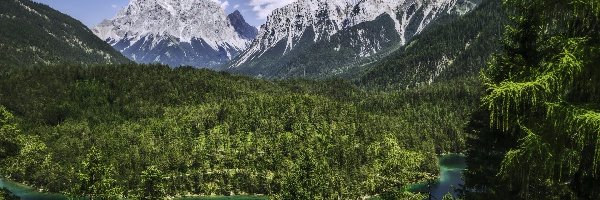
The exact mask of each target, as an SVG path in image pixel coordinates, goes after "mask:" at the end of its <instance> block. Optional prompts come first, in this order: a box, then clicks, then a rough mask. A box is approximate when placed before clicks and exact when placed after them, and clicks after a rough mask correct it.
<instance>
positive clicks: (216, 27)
mask: <svg viewBox="0 0 600 200" xmlns="http://www.w3.org/2000/svg"><path fill="white" fill-rule="evenodd" d="M233 18H235V19H233ZM232 22H235V24H232ZM234 25H241V26H242V27H241V28H240V27H236V26H234ZM245 25H247V24H246V23H245V21H244V20H243V18H241V17H237V16H235V15H233V16H232V17H228V16H227V15H226V14H225V12H224V10H223V9H222V8H221V7H220V6H219V5H218V4H217V3H215V2H214V1H211V0H131V2H130V3H129V5H128V6H127V7H126V8H124V9H123V10H121V11H120V12H119V13H118V14H117V16H116V17H114V18H113V19H110V20H105V21H103V22H102V23H101V24H99V25H98V26H96V27H95V28H94V29H93V30H94V33H95V34H96V35H98V36H99V37H100V38H102V39H103V40H105V41H106V42H108V43H109V44H110V45H112V46H113V47H114V48H115V49H117V50H119V51H120V52H121V53H123V55H125V56H127V57H128V58H130V59H132V60H134V61H136V62H139V63H162V64H168V65H170V66H173V67H177V66H181V65H189V66H195V67H209V68H210V67H215V66H218V65H221V64H223V63H225V62H228V61H229V60H231V59H232V58H234V57H236V56H237V55H238V54H239V53H241V52H242V51H243V50H245V49H246V47H247V46H248V45H249V44H250V42H251V41H252V39H253V38H252V37H251V36H252V34H251V32H250V31H248V29H249V28H248V27H246V26H245ZM237 30H240V32H238V31H237Z"/></svg>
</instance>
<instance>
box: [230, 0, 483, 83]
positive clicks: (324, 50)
mask: <svg viewBox="0 0 600 200" xmlns="http://www.w3.org/2000/svg"><path fill="white" fill-rule="evenodd" d="M477 2H478V0H298V1H296V2H295V3H292V4H290V5H287V6H285V7H283V8H280V9H277V10H275V11H274V12H273V13H272V14H271V15H270V16H269V17H268V19H267V22H266V23H265V24H264V25H263V26H261V28H260V30H259V34H258V36H257V39H256V40H255V41H254V42H253V43H252V45H250V47H249V48H248V49H247V50H246V51H244V52H243V53H242V54H241V55H240V56H239V57H238V58H236V59H235V60H233V61H231V62H230V63H228V64H227V65H225V68H226V69H225V70H228V71H232V72H238V73H243V74H248V75H253V76H259V77H269V78H286V77H294V76H305V77H317V78H319V77H328V76H337V75H340V74H345V73H351V72H352V73H354V72H355V71H357V70H358V71H360V67H361V66H364V65H365V64H366V63H369V62H372V61H373V60H375V59H377V57H378V56H383V55H385V54H386V53H388V52H391V51H393V50H396V49H398V48H399V47H401V46H403V45H405V44H406V43H407V42H408V41H410V40H411V39H412V38H413V37H414V36H415V35H418V34H419V33H421V32H422V31H423V30H424V29H425V28H427V27H428V26H429V25H430V24H432V23H434V22H435V21H436V20H437V19H439V18H440V17H443V16H447V15H463V14H465V13H467V12H469V11H470V10H472V9H473V8H475V7H476V5H477Z"/></svg>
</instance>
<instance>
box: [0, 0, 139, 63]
mask: <svg viewBox="0 0 600 200" xmlns="http://www.w3.org/2000/svg"><path fill="white" fill-rule="evenodd" d="M0 13H2V14H1V15H0V67H5V66H20V67H24V66H30V65H36V64H61V63H78V64H102V63H127V62H130V61H129V60H127V58H125V57H123V56H122V55H121V54H120V53H119V52H117V51H115V50H114V49H113V48H112V47H111V46H110V45H108V44H106V43H105V42H104V41H102V40H101V39H100V38H98V37H97V36H96V35H94V34H93V33H92V31H91V30H90V29H88V28H87V27H86V26H85V25H83V24H82V23H81V22H79V21H77V20H75V19H73V18H71V17H69V16H67V15H65V14H62V13H61V12H59V11H56V10H54V9H52V8H50V7H48V6H46V5H43V4H40V3H35V2H33V1H30V0H6V1H3V2H2V4H1V5H0Z"/></svg>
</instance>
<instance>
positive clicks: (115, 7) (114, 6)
mask: <svg viewBox="0 0 600 200" xmlns="http://www.w3.org/2000/svg"><path fill="white" fill-rule="evenodd" d="M110 7H112V8H114V9H117V7H119V6H117V5H115V4H112V5H110Z"/></svg>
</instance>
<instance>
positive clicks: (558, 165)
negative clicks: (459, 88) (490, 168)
mask: <svg viewBox="0 0 600 200" xmlns="http://www.w3.org/2000/svg"><path fill="white" fill-rule="evenodd" d="M504 4H505V7H506V8H507V11H508V13H509V15H510V16H511V22H512V23H511V25H510V26H508V27H507V29H506V32H505V36H506V39H505V40H504V51H503V53H502V54H500V55H498V56H495V57H494V60H493V61H492V62H491V64H490V66H489V68H487V69H486V70H484V72H483V73H482V74H483V75H482V77H483V79H484V82H485V84H486V87H487V93H486V95H485V96H484V97H483V103H484V106H485V107H486V108H487V109H488V110H489V113H490V114H489V116H490V117H489V118H490V121H491V125H492V127H493V128H496V129H499V130H501V131H502V132H503V134H506V135H507V136H508V137H510V138H511V140H512V141H514V142H516V145H515V146H514V147H512V148H510V149H509V150H508V151H507V153H506V155H505V156H504V158H503V161H502V164H501V168H500V169H499V174H498V177H497V178H498V179H499V180H500V181H501V182H502V184H506V185H507V186H508V188H509V190H511V191H515V192H516V195H517V197H519V198H522V199H598V198H600V184H599V183H600V168H599V166H600V137H599V134H598V133H599V130H600V110H598V108H599V105H600V104H599V102H598V97H599V96H600V90H598V86H599V85H600V70H599V69H598V64H599V60H600V57H599V55H600V52H599V47H600V45H599V39H600V37H599V36H600V29H599V27H598V25H599V22H600V18H599V17H600V2H599V1H596V0H592V1H580V0H552V1H548V0H505V1H504ZM489 133H490V132H485V131H483V132H481V134H489Z"/></svg>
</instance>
